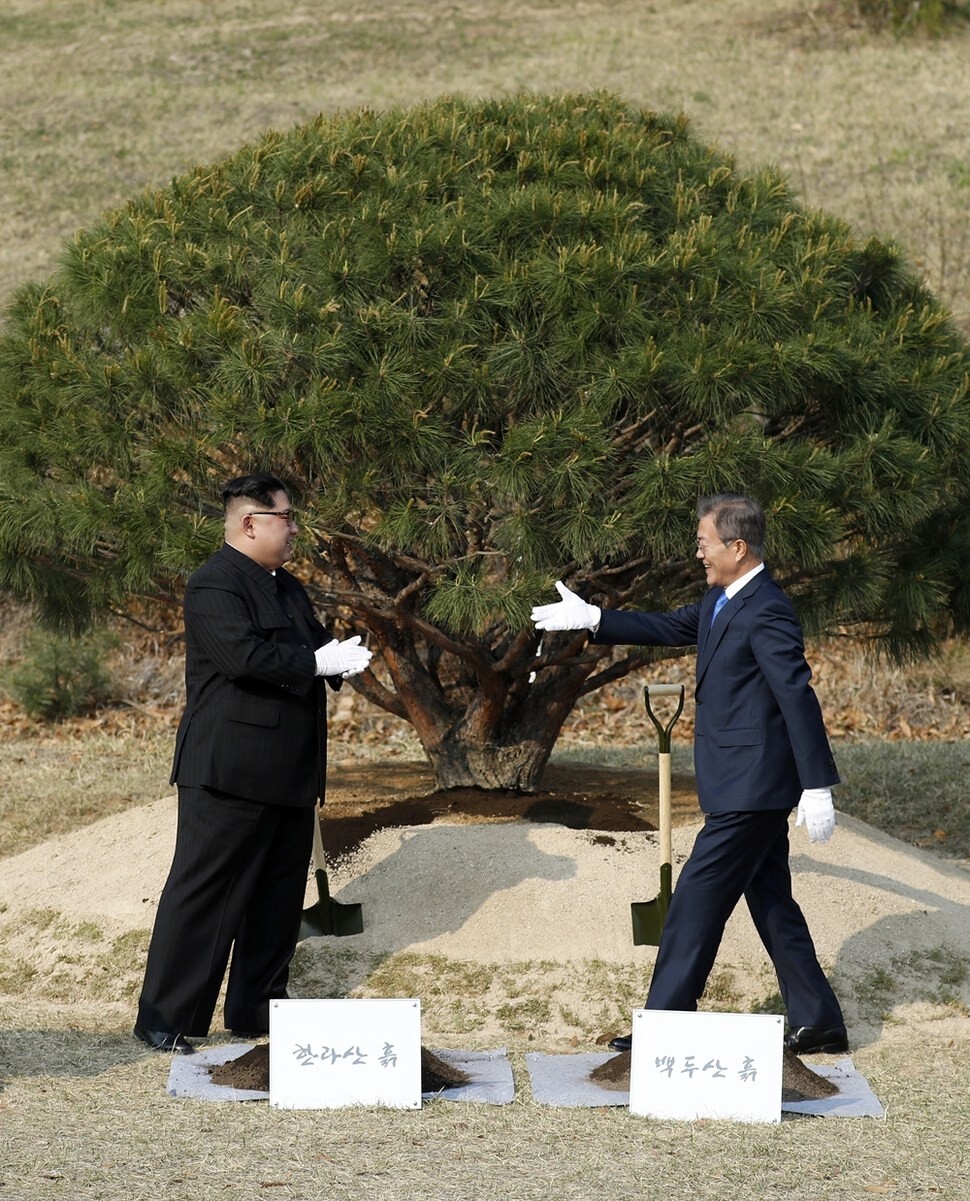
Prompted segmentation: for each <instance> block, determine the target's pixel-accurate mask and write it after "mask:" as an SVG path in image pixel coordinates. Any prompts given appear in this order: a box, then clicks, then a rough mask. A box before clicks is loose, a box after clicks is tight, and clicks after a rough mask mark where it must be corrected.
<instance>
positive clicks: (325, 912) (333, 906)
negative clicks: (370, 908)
mask: <svg viewBox="0 0 970 1201" xmlns="http://www.w3.org/2000/svg"><path fill="white" fill-rule="evenodd" d="M314 874H315V876H316V880H317V893H318V895H319V897H320V900H319V901H317V903H316V904H315V905H310V906H309V907H308V908H307V909H304V910H303V915H302V917H301V920H300V933H299V939H300V941H301V942H302V940H303V939H304V938H319V937H321V936H322V935H324V934H332V935H335V936H336V937H338V938H342V937H346V936H347V935H351V934H362V933H363V931H364V907H363V906H362V905H360V904H352V905H347V904H344V903H343V902H341V901H335V900H334V899H333V898H332V897H331V895H330V884H329V881H328V880H327V873H326V872H324V871H320V870H317V871H316V872H315V873H314Z"/></svg>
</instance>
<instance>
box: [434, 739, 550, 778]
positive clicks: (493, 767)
mask: <svg viewBox="0 0 970 1201" xmlns="http://www.w3.org/2000/svg"><path fill="white" fill-rule="evenodd" d="M557 733H558V730H555V731H551V732H550V737H549V741H548V745H545V744H543V743H541V742H537V741H527V742H517V743H513V744H512V745H510V746H471V745H469V744H468V743H467V742H457V741H456V742H446V743H444V744H442V745H439V746H437V747H433V748H429V747H425V750H426V751H427V754H428V758H429V759H430V761H431V766H432V768H433V769H434V776H435V784H436V786H437V787H438V788H439V789H445V788H486V789H507V790H510V791H514V792H535V791H536V790H537V789H538V787H539V782H540V780H541V778H542V771H543V768H544V767H545V765H546V762H547V761H548V759H549V755H550V752H551V751H552V747H553V745H554V743H555V740H556V734H557Z"/></svg>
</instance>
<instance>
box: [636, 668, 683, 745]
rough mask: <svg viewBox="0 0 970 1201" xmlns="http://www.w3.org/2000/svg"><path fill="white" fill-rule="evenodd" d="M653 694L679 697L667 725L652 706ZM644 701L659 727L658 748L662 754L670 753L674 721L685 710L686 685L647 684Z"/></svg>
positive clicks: (652, 719) (654, 722)
mask: <svg viewBox="0 0 970 1201" xmlns="http://www.w3.org/2000/svg"><path fill="white" fill-rule="evenodd" d="M651 696H676V697H678V698H679V700H678V702H677V708H676V710H675V711H674V715H673V717H672V718H671V719H670V721H668V722H667V724H666V725H663V724H661V721H660V719H659V718H658V717H657V715H656V713H654V711H653V709H652V708H651V707H650V698H651ZM643 703H644V704H645V705H646V707H647V716H648V717H649V718H650V720H651V721H652V722H653V724H654V726H656V729H657V737H658V749H659V751H660V753H661V754H662V755H669V754H670V731H671V730H672V729H673V728H674V722H675V721H676V720H677V718H678V717H680V715H681V713H683V711H684V686H683V684H647V685H646V687H645V688H644V690H643Z"/></svg>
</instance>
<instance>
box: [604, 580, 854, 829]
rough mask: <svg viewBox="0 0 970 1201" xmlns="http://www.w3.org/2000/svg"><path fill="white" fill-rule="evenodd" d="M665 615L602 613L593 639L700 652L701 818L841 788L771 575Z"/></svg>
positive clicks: (697, 758) (797, 633)
mask: <svg viewBox="0 0 970 1201" xmlns="http://www.w3.org/2000/svg"><path fill="white" fill-rule="evenodd" d="M721 591H722V590H721V589H720V588H715V589H712V590H711V591H710V592H709V593H708V594H707V595H706V596H705V597H704V599H703V600H701V601H700V602H698V603H697V604H695V605H687V606H685V607H684V608H682V609H674V610H673V611H672V612H670V613H624V612H617V611H613V610H609V609H604V610H603V613H602V618H601V621H600V625H599V629H598V630H597V632H596V633H595V634H594V635H592V640H593V641H594V642H603V643H623V644H631V645H641V646H656V645H662V646H692V645H695V644H696V646H697V687H696V691H695V700H696V715H695V733H694V765H695V770H696V776H697V793H698V799H699V801H700V806H701V809H702V810H704V812H705V813H723V812H735V811H741V810H752V809H787V808H791V807H793V806H795V805H797V804H798V799H799V796H800V795H801V791H802V789H804V788H823V787H828V786H830V785H832V784H838V782H839V776H838V772H837V771H836V768H835V760H834V758H833V757H832V751H831V749H830V747H829V742H828V737H827V735H826V733H825V726H824V723H823V721H822V713H821V709H820V708H819V703H818V699H817V697H816V696H815V692H814V690H813V689H812V687H811V684H810V680H811V677H812V672H811V669H810V668H809V666H808V664H807V663H806V662H805V648H804V642H803V639H802V631H801V627H800V626H799V624H798V619H797V618H796V616H795V613H794V610H793V609H792V607H791V604H790V602H789V600H788V598H787V597H786V596H785V594H784V593H783V592H782V590H781V589H780V588H779V587H778V585H777V584H776V583H775V582H774V580H773V579H772V578H771V576H770V575H768V573H767V571H761V572H759V573H758V575H756V576H755V577H754V579H753V580H749V581H748V583H747V584H746V585H745V586H744V587H743V588H742V589H741V591H740V592H739V593H738V594H737V596H734V597H732V598H731V599H730V600H729V601H728V602H727V604H726V605H725V606H724V608H723V609H722V610H721V612H720V613H719V614H718V618H717V621H716V622H715V624H714V627H713V629H712V628H711V616H712V614H713V612H714V604H715V602H716V600H717V598H718V597H719V596H720V595H721Z"/></svg>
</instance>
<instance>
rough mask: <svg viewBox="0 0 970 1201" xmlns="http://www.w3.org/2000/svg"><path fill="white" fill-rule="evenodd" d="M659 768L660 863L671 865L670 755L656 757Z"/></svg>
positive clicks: (664, 754)
mask: <svg viewBox="0 0 970 1201" xmlns="http://www.w3.org/2000/svg"><path fill="white" fill-rule="evenodd" d="M657 764H658V766H659V768H660V862H661V864H664V863H671V862H672V854H671V832H670V828H671V826H672V825H673V813H672V805H671V796H672V792H673V790H672V788H671V781H670V755H669V754H667V753H665V752H663V751H661V753H660V754H659V755H658V756H657Z"/></svg>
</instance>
